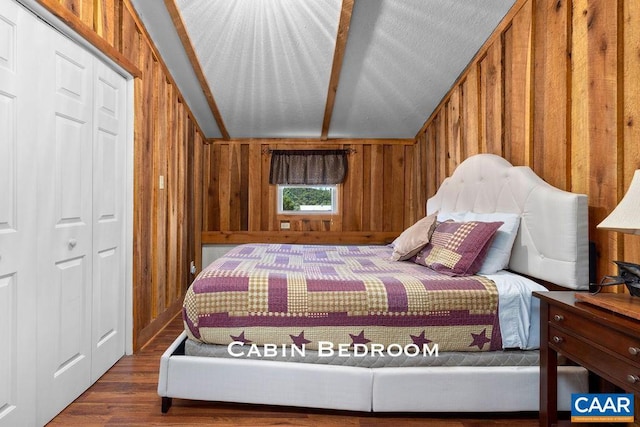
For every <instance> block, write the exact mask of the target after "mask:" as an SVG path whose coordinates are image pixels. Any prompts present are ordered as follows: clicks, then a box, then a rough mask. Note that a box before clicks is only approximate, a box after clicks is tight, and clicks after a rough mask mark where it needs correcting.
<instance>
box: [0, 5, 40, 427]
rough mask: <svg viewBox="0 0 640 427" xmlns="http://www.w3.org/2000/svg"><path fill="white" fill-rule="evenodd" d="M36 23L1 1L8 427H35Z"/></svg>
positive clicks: (2, 354)
mask: <svg viewBox="0 0 640 427" xmlns="http://www.w3.org/2000/svg"><path fill="white" fill-rule="evenodd" d="M33 24H34V18H33V17H31V16H29V15H27V14H25V13H24V11H22V9H21V8H20V7H18V6H17V5H16V4H15V3H13V2H10V1H8V0H0V348H2V351H0V426H16V425H33V424H35V415H34V408H35V394H36V387H35V372H34V370H33V367H34V365H35V350H34V348H33V344H32V343H33V341H34V339H35V333H34V331H35V328H36V323H35V317H34V315H33V310H31V309H30V308H31V307H33V306H34V305H35V285H36V273H35V268H34V266H33V260H34V259H35V251H34V247H35V244H36V234H35V215H36V214H35V212H36V197H35V186H36V179H35V174H34V171H33V166H32V161H33V151H34V147H33V146H32V145H30V142H31V141H33V139H34V138H33V134H32V130H33V126H31V125H30V124H31V123H32V120H33V117H32V116H31V115H30V114H31V112H30V109H29V108H28V106H29V104H30V102H31V100H33V99H34V97H35V94H36V93H35V91H34V90H33V89H32V88H31V87H30V85H28V84H27V83H25V80H24V78H25V77H26V78H29V75H32V74H33V71H32V70H34V69H35V67H34V65H35V64H34V63H33V62H34V61H33V60H31V59H30V58H29V55H28V54H27V53H28V49H29V47H28V46H27V44H26V41H27V40H28V38H29V37H30V36H31V27H32V26H33Z"/></svg>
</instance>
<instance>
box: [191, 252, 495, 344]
mask: <svg viewBox="0 0 640 427" xmlns="http://www.w3.org/2000/svg"><path fill="white" fill-rule="evenodd" d="M392 252H393V249H392V248H391V247H388V246H327V245H324V246H321V245H291V244H248V245H241V246H237V247H235V248H234V249H232V250H231V251H230V252H229V253H227V254H226V255H225V256H223V257H221V258H219V259H217V260H216V261H214V262H213V263H212V264H211V265H209V266H208V267H206V268H205V269H204V270H203V271H202V272H201V273H200V274H199V275H198V277H197V278H196V280H195V281H194V282H193V283H192V285H191V286H190V287H189V289H188V291H187V294H186V296H185V300H184V306H183V320H184V324H185V329H186V331H187V334H188V335H189V338H191V339H193V340H196V341H201V342H205V343H211V344H230V343H232V342H242V343H245V344H256V345H278V346H291V345H295V346H298V347H301V346H305V347H306V348H308V349H317V348H318V345H319V343H322V344H321V345H326V343H327V342H329V343H332V345H334V346H336V347H338V346H345V345H346V346H350V347H354V346H355V345H366V346H373V345H381V346H384V347H385V348H387V347H388V346H390V345H396V346H407V345H411V344H415V345H416V346H418V347H419V348H423V346H424V345H427V346H434V345H435V344H437V347H438V349H439V351H490V350H499V349H501V348H502V339H501V336H500V327H499V324H498V323H499V320H498V319H499V317H498V291H497V288H496V285H495V284H494V283H493V281H491V280H489V279H487V278H485V277H482V276H466V277H451V276H447V275H444V274H441V273H437V272H435V271H433V270H431V269H429V268H428V267H425V266H422V265H418V264H415V263H413V262H411V261H392V260H391V254H392Z"/></svg>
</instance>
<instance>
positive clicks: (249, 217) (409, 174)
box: [203, 139, 425, 243]
mask: <svg viewBox="0 0 640 427" xmlns="http://www.w3.org/2000/svg"><path fill="white" fill-rule="evenodd" d="M301 143H303V142H302V141H300V142H278V141H274V140H268V139H267V140H239V141H230V142H225V141H216V142H214V143H213V144H211V145H207V146H205V152H204V164H205V169H206V171H205V174H206V176H205V178H204V180H205V182H206V183H208V185H207V184H205V185H206V193H205V194H206V195H207V196H206V201H205V202H206V203H205V213H204V220H203V221H204V224H203V227H204V228H203V230H204V233H203V243H238V242H244V241H288V242H293V241H296V242H304V243H319V242H325V243H330V242H331V243H382V242H388V241H390V240H391V239H393V238H394V237H395V236H397V235H398V234H400V233H401V232H402V230H404V229H405V228H406V227H408V226H409V225H411V224H413V223H414V222H415V221H416V220H417V219H419V218H420V217H421V216H423V215H424V211H425V198H424V192H423V191H420V188H422V187H423V182H424V180H425V178H424V176H423V173H422V170H421V169H420V168H419V164H420V163H419V159H420V152H419V150H420V149H421V147H418V146H416V145H415V144H414V142H413V141H407V140H384V141H381V140H345V141H332V142H331V143H327V142H326V141H324V142H323V141H320V140H315V141H313V140H312V141H304V146H303V147H304V148H314V149H318V148H336V147H338V148H351V149H353V150H354V152H352V153H351V154H349V155H348V173H347V178H346V181H345V182H344V184H342V185H341V186H340V190H339V191H340V200H339V202H338V204H339V206H340V213H339V214H338V215H327V216H314V217H305V216H301V215H289V216H279V215H277V212H276V186H274V185H269V165H270V155H269V154H268V150H269V149H276V148H279V149H287V148H289V149H295V148H300V147H301V145H300V144H301ZM283 220H286V221H289V222H290V224H291V229H290V231H280V221H283Z"/></svg>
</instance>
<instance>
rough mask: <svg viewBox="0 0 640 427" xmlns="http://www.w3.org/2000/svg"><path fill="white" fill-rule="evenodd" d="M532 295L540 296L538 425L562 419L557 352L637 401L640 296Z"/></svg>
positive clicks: (638, 392)
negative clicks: (558, 394) (629, 394)
mask: <svg viewBox="0 0 640 427" xmlns="http://www.w3.org/2000/svg"><path fill="white" fill-rule="evenodd" d="M533 295H534V296H535V297H537V298H539V299H540V425H541V426H550V425H554V424H556V423H557V422H558V415H557V384H558V379H557V367H558V360H557V359H558V354H562V355H564V356H565V357H567V358H568V359H571V360H572V361H574V362H575V363H578V364H579V365H581V366H583V367H585V368H586V369H588V370H589V371H591V372H593V373H595V374H596V375H598V376H600V377H601V378H603V379H605V380H607V381H609V382H610V383H612V384H614V385H615V386H618V387H620V388H621V389H623V390H625V391H626V392H627V393H634V394H635V396H636V401H638V399H637V398H638V397H640V298H638V297H631V296H630V295H626V294H624V295H623V294H604V293H603V294H598V295H589V294H588V293H584V294H581V293H577V292H565V291H554V292H534V293H533ZM608 295H609V296H608ZM613 295H617V296H615V297H614V296H613ZM585 297H586V298H585ZM576 298H578V300H576ZM594 299H595V301H594ZM599 300H601V301H599ZM636 406H637V405H636Z"/></svg>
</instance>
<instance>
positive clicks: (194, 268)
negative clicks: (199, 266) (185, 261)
mask: <svg viewBox="0 0 640 427" xmlns="http://www.w3.org/2000/svg"><path fill="white" fill-rule="evenodd" d="M189 271H191V274H196V263H195V262H193V261H191V266H190V267H189Z"/></svg>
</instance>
